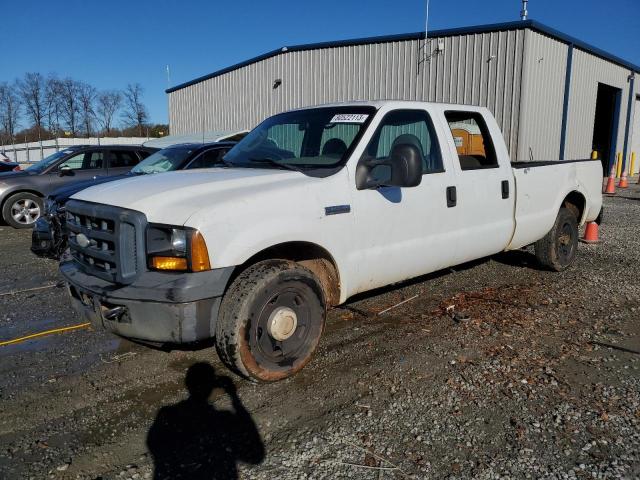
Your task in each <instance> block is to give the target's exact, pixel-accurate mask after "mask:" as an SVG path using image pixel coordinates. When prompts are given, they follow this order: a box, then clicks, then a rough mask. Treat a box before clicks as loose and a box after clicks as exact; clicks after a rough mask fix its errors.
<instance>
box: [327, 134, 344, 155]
mask: <svg viewBox="0 0 640 480" xmlns="http://www.w3.org/2000/svg"><path fill="white" fill-rule="evenodd" d="M346 151H347V144H346V143H344V141H342V140H340V139H339V138H331V139H329V140H327V143H325V144H324V146H323V147H322V155H327V156H332V157H342V156H343V155H344V154H345V153H346Z"/></svg>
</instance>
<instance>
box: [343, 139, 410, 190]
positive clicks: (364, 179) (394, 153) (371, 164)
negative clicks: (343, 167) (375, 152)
mask: <svg viewBox="0 0 640 480" xmlns="http://www.w3.org/2000/svg"><path fill="white" fill-rule="evenodd" d="M385 167H386V168H385ZM379 168H384V169H385V170H387V171H388V172H389V173H388V174H387V175H385V178H382V179H380V178H376V177H377V175H376V174H375V173H374V170H376V169H379ZM420 182H422V154H421V153H420V150H418V148H417V147H416V146H415V145H411V144H407V143H402V144H398V145H395V146H394V147H393V148H392V149H391V154H390V155H389V158H387V159H384V160H364V161H361V162H360V163H359V164H358V166H357V168H356V187H357V189H358V190H367V189H372V188H379V187H417V186H418V185H420Z"/></svg>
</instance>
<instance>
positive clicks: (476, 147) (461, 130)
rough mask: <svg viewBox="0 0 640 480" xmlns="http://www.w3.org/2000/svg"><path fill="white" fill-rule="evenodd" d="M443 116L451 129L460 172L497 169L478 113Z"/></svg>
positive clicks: (489, 139)
mask: <svg viewBox="0 0 640 480" xmlns="http://www.w3.org/2000/svg"><path fill="white" fill-rule="evenodd" d="M444 116H445V118H446V119H447V123H448V124H449V128H450V129H451V135H453V141H454V143H455V145H456V150H457V152H458V160H459V161H460V168H461V169H462V170H479V169H483V168H498V158H497V157H496V152H495V149H494V148H493V143H492V142H491V136H490V135H489V130H488V129H487V125H486V123H485V122H484V119H483V118H482V115H481V114H480V113H478V112H454V111H448V112H445V114H444Z"/></svg>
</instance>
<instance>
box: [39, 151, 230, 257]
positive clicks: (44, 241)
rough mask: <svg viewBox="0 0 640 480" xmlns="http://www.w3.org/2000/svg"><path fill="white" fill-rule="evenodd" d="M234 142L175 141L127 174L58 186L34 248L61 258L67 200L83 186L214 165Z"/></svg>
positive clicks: (40, 220)
mask: <svg viewBox="0 0 640 480" xmlns="http://www.w3.org/2000/svg"><path fill="white" fill-rule="evenodd" d="M234 145H235V142H214V143H202V144H182V145H174V146H172V147H169V148H164V149H162V150H159V151H157V152H155V153H154V154H152V155H150V156H149V157H148V158H147V159H145V160H143V161H142V162H140V163H139V164H138V165H136V166H135V167H134V168H133V169H131V171H130V172H128V173H126V174H124V175H118V176H113V177H103V178H99V179H95V180H90V181H84V182H78V183H74V184H71V185H67V186H65V187H62V188H59V189H58V190H56V191H55V192H52V193H51V194H50V195H49V196H48V197H47V198H46V201H45V214H44V215H43V216H42V217H40V219H38V221H37V222H36V224H35V228H34V229H33V233H32V234H31V251H32V252H33V253H35V254H36V255H37V256H39V257H43V258H52V259H55V260H59V259H60V257H61V256H62V254H63V253H64V252H65V251H66V249H67V235H66V232H65V222H66V217H65V215H66V212H65V208H64V204H65V202H66V201H67V200H68V199H69V198H70V197H71V196H72V195H74V194H75V193H77V192H79V191H80V190H84V189H85V188H88V187H91V186H93V185H98V184H102V183H106V182H113V181H114V180H121V179H125V178H130V177H132V176H136V175H148V174H152V173H162V172H170V171H173V170H189V169H193V168H208V167H214V166H217V165H220V164H223V160H222V157H224V155H225V154H226V153H227V152H228V151H229V150H231V148H232V147H233V146H234Z"/></svg>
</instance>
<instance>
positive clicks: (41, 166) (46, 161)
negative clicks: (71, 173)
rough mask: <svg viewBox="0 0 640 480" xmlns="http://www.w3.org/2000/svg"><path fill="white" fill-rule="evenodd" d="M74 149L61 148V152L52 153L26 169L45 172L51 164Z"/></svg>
mask: <svg viewBox="0 0 640 480" xmlns="http://www.w3.org/2000/svg"><path fill="white" fill-rule="evenodd" d="M73 151H74V150H72V149H69V148H67V149H65V150H61V151H60V152H56V153H54V154H52V155H49V156H48V157H45V158H43V159H42V160H40V161H39V162H37V163H34V164H33V165H31V166H30V167H27V168H26V169H25V171H28V172H33V173H40V172H44V171H45V170H46V169H47V168H49V167H50V166H51V165H53V164H54V163H56V162H57V161H58V160H60V159H61V158H62V157H65V156H67V155H69V154H70V153H72V152H73Z"/></svg>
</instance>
